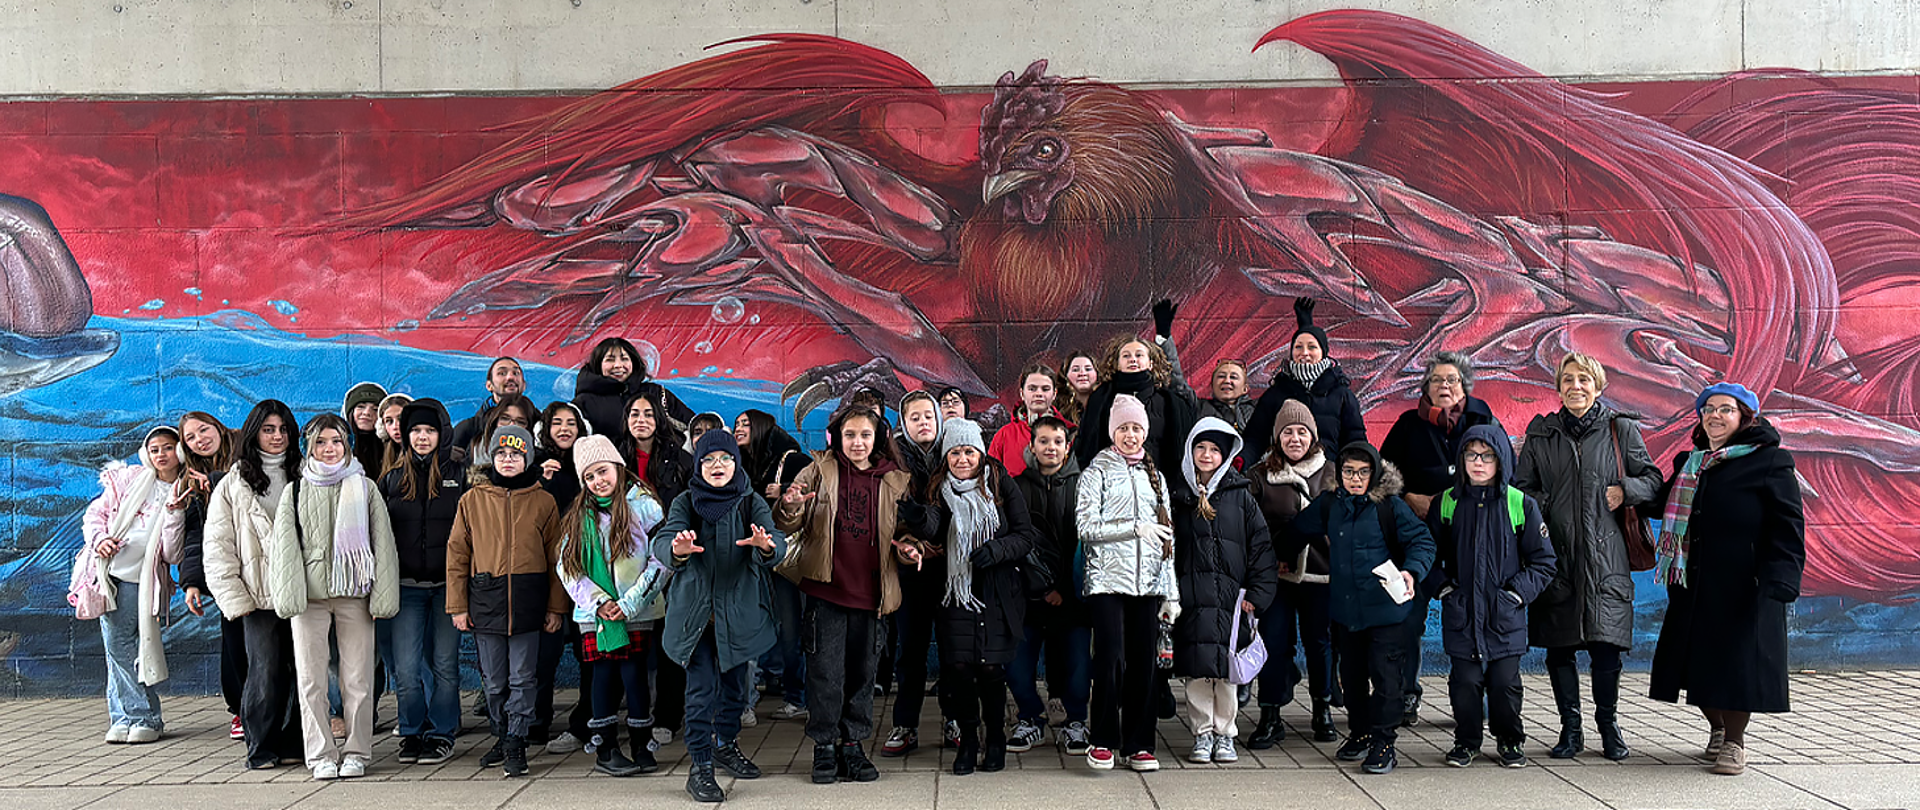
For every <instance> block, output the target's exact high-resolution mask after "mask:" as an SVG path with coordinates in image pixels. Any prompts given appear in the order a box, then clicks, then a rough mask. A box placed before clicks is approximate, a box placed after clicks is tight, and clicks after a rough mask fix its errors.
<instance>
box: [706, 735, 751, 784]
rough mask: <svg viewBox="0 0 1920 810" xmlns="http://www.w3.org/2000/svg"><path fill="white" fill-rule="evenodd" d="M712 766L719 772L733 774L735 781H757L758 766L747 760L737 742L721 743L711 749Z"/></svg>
mask: <svg viewBox="0 0 1920 810" xmlns="http://www.w3.org/2000/svg"><path fill="white" fill-rule="evenodd" d="M713 764H715V765H718V766H720V769H721V770H724V771H726V772H727V773H730V774H733V775H734V778H736V779H759V778H760V766H758V765H755V764H753V760H751V759H747V755H746V753H745V752H743V751H741V750H740V744H739V743H737V742H731V741H729V742H723V743H721V744H720V745H719V746H718V747H715V748H714V749H713Z"/></svg>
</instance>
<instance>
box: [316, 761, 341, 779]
mask: <svg viewBox="0 0 1920 810" xmlns="http://www.w3.org/2000/svg"><path fill="white" fill-rule="evenodd" d="M313 778H314V779H315V780H317V781H321V782H325V781H329V780H333V779H339V778H340V766H339V764H337V763H334V762H331V761H329V760H324V759H323V760H320V762H319V763H318V764H316V765H314V766H313Z"/></svg>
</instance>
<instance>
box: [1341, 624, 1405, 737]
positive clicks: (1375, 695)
mask: <svg viewBox="0 0 1920 810" xmlns="http://www.w3.org/2000/svg"><path fill="white" fill-rule="evenodd" d="M1333 643H1334V645H1335V646H1337V647H1339V648H1340V688H1341V690H1342V691H1344V692H1346V696H1347V729H1348V731H1349V733H1351V734H1352V735H1353V736H1355V737H1367V736H1372V737H1377V738H1380V739H1383V740H1386V741H1387V743H1388V744H1392V743H1393V741H1394V740H1395V739H1397V738H1398V734H1399V729H1400V714H1401V712H1402V710H1403V709H1404V706H1402V705H1401V702H1400V700H1401V698H1400V695H1401V692H1400V686H1401V683H1402V679H1403V678H1405V677H1406V670H1405V667H1406V660H1407V630H1406V626H1405V625H1403V624H1389V625H1383V626H1380V627H1367V628H1362V629H1359V630H1354V629H1351V628H1347V627H1342V626H1340V625H1339V624H1338V623H1336V624H1334V626H1333Z"/></svg>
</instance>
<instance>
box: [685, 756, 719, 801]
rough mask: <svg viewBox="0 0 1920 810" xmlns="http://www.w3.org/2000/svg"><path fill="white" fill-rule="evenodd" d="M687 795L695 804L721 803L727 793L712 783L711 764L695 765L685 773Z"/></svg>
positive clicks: (717, 784) (714, 782)
mask: <svg viewBox="0 0 1920 810" xmlns="http://www.w3.org/2000/svg"><path fill="white" fill-rule="evenodd" d="M687 795H688V796H692V797H693V800H694V801H696V802H709V803H711V802H722V801H726V799H727V792H726V791H724V790H721V789H720V783H719V782H716V781H714V778H713V763H711V762H709V763H707V764H705V765H695V766H693V768H692V769H691V770H689V771H687Z"/></svg>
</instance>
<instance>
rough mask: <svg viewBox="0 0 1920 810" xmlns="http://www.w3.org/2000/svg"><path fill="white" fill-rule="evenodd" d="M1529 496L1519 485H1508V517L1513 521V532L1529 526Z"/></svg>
mask: <svg viewBox="0 0 1920 810" xmlns="http://www.w3.org/2000/svg"><path fill="white" fill-rule="evenodd" d="M1526 498H1527V496H1526V495H1525V494H1524V493H1522V492H1521V491H1520V488H1519V487H1516V486H1513V485H1512V484H1508V485H1507V518H1508V519H1509V520H1512V521H1513V533H1514V534H1519V533H1520V530H1521V529H1524V528H1526V527H1527V500H1526Z"/></svg>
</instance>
